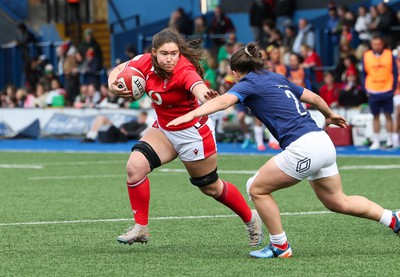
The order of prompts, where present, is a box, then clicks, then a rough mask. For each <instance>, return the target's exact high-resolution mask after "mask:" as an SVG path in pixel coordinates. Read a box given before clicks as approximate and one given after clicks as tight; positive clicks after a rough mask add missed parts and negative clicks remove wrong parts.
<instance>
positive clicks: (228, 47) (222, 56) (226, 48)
mask: <svg viewBox="0 0 400 277" xmlns="http://www.w3.org/2000/svg"><path fill="white" fill-rule="evenodd" d="M234 46H235V42H231V41H227V42H226V43H225V44H224V45H221V47H220V48H219V50H218V54H217V62H218V63H219V62H221V61H222V60H226V59H228V60H229V59H230V57H231V56H232V54H233V52H234Z"/></svg>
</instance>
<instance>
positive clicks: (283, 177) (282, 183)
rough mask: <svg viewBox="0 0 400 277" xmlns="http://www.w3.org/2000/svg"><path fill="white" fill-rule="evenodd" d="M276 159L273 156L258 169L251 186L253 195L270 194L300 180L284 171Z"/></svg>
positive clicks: (250, 189)
mask: <svg viewBox="0 0 400 277" xmlns="http://www.w3.org/2000/svg"><path fill="white" fill-rule="evenodd" d="M275 159H276V157H272V158H271V159H270V160H268V161H267V162H266V163H265V164H264V165H263V166H262V167H261V168H260V169H259V170H258V172H257V173H256V175H255V176H254V179H253V181H252V183H251V185H250V188H249V191H250V194H251V195H257V194H270V193H272V192H274V191H277V190H280V189H283V188H287V187H290V186H293V185H295V184H297V183H298V182H300V180H298V179H295V178H293V177H291V176H289V175H288V174H286V173H285V172H284V171H282V170H281V169H280V168H279V166H278V165H277V163H276V161H275Z"/></svg>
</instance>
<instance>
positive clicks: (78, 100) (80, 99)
mask: <svg viewBox="0 0 400 277" xmlns="http://www.w3.org/2000/svg"><path fill="white" fill-rule="evenodd" d="M87 94H88V85H86V84H81V86H80V88H79V94H78V95H77V96H76V97H75V100H74V104H73V106H74V108H78V109H81V108H84V107H85V106H84V103H85V98H86V96H87Z"/></svg>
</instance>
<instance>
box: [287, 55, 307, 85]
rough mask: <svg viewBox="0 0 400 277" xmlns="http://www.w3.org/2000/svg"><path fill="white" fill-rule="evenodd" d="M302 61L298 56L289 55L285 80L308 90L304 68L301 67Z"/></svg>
mask: <svg viewBox="0 0 400 277" xmlns="http://www.w3.org/2000/svg"><path fill="white" fill-rule="evenodd" d="M302 62H303V59H302V58H301V56H300V55H299V54H296V53H291V54H290V57H289V66H288V67H287V69H288V71H287V78H288V79H289V81H290V82H292V83H295V84H296V85H298V86H301V87H305V88H310V87H311V84H310V82H309V79H308V76H307V74H306V71H305V70H304V68H302V67H301V63H302Z"/></svg>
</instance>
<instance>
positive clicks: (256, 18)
mask: <svg viewBox="0 0 400 277" xmlns="http://www.w3.org/2000/svg"><path fill="white" fill-rule="evenodd" d="M266 19H269V20H272V21H274V22H275V19H276V16H275V12H274V9H273V7H272V6H271V4H270V3H269V2H268V1H265V0H253V3H252V4H251V6H250V12H249V20H250V27H251V31H252V32H253V41H255V42H260V41H261V39H262V37H263V28H262V25H263V21H264V20H266Z"/></svg>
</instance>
